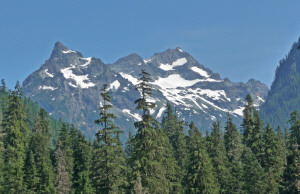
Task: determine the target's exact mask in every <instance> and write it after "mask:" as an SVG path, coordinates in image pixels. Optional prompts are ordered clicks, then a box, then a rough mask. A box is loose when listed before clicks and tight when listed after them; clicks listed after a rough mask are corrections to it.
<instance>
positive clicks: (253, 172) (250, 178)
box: [242, 147, 267, 193]
mask: <svg viewBox="0 0 300 194" xmlns="http://www.w3.org/2000/svg"><path fill="white" fill-rule="evenodd" d="M242 161H243V169H244V175H243V177H244V185H243V190H244V192H245V193H267V182H266V175H265V173H264V170H263V168H262V167H261V165H260V163H259V162H258V160H257V159H256V157H255V155H254V154H253V153H252V151H251V149H250V148H248V147H246V148H245V150H244V152H243V155H242Z"/></svg>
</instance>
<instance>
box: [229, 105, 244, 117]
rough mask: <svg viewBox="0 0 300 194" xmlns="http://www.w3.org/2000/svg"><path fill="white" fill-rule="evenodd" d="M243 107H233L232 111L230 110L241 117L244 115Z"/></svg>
mask: <svg viewBox="0 0 300 194" xmlns="http://www.w3.org/2000/svg"><path fill="white" fill-rule="evenodd" d="M244 109H245V107H243V106H240V107H239V108H237V109H235V110H234V111H232V112H233V113H235V114H237V115H240V116H241V117H242V116H243V115H244V113H243V111H244Z"/></svg>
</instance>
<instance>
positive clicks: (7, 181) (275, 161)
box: [0, 71, 300, 194]
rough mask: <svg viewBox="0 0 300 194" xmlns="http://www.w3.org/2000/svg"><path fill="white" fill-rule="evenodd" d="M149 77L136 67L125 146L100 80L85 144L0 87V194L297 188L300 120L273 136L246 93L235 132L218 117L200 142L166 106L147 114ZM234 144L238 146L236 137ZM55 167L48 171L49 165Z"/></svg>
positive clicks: (77, 135) (19, 96)
mask: <svg viewBox="0 0 300 194" xmlns="http://www.w3.org/2000/svg"><path fill="white" fill-rule="evenodd" d="M150 81H151V78H150V74H148V73H147V72H145V71H142V74H141V79H140V83H139V84H138V85H137V90H139V91H140V93H141V98H139V99H137V100H136V101H135V102H136V104H137V109H138V110H140V111H141V113H142V120H141V121H138V122H136V123H135V127H136V129H137V131H136V134H135V135H132V134H129V140H128V141H127V143H126V146H125V150H123V145H122V143H121V141H120V133H121V131H120V129H119V128H118V127H117V126H116V125H115V124H114V121H115V120H116V119H117V118H116V117H115V115H113V114H111V112H110V109H111V108H113V106H112V104H111V97H110V93H109V92H107V85H104V87H103V89H102V90H101V92H102V93H101V96H102V99H103V103H102V106H101V107H100V118H99V119H98V120H96V121H95V123H97V124H100V125H101V126H102V127H103V128H102V129H101V130H99V131H98V132H97V134H96V141H95V142H94V145H93V146H92V145H91V142H89V141H87V140H86V139H85V137H84V136H83V135H82V134H81V133H80V132H79V131H78V130H77V129H76V127H74V126H73V125H69V124H66V123H64V122H63V121H62V120H59V121H57V120H55V119H53V118H51V117H50V116H49V115H48V114H47V113H46V112H45V111H44V110H43V109H40V108H39V106H38V105H37V104H36V103H34V102H32V101H31V100H30V99H29V98H24V99H23V98H22V91H21V88H20V86H19V84H17V85H16V88H15V90H11V91H7V89H6V86H5V82H4V81H3V82H2V86H1V87H0V124H1V125H0V193H139V194H145V193H299V191H300V152H299V146H298V145H299V143H300V116H299V115H298V112H296V111H295V112H292V113H291V115H290V120H289V122H290V125H291V127H290V129H289V130H287V129H285V132H284V134H283V132H282V130H281V129H280V127H278V128H277V133H276V132H274V130H273V129H272V127H271V125H270V124H268V125H267V126H266V128H265V129H264V128H263V123H264V122H263V121H262V120H261V119H260V116H259V114H258V112H257V111H256V110H255V109H254V106H253V102H252V99H251V97H250V96H247V98H246V105H245V110H244V120H243V124H242V129H243V132H244V133H243V134H240V132H239V130H238V128H237V127H236V125H235V124H234V123H233V121H232V118H231V117H230V115H228V116H227V122H226V126H225V133H224V136H223V133H222V129H221V127H220V123H219V122H215V123H213V128H212V132H211V133H209V132H207V134H206V137H205V138H203V137H202V135H201V133H200V132H199V131H198V129H197V128H196V126H195V125H194V124H193V123H191V124H190V126H189V134H188V136H187V135H185V134H184V126H185V125H184V122H182V121H180V120H179V119H178V117H177V116H176V113H175V112H174V110H173V107H172V106H171V105H170V104H169V103H168V104H167V111H166V113H165V116H164V117H163V120H162V123H161V124H160V123H158V121H157V120H155V119H154V118H153V117H152V116H151V114H150V112H152V111H150V110H151V109H153V108H154V107H155V104H154V103H151V102H148V99H149V97H151V94H152V88H151V84H149V82H150ZM242 140H243V143H244V144H243V143H242ZM54 167H55V168H54Z"/></svg>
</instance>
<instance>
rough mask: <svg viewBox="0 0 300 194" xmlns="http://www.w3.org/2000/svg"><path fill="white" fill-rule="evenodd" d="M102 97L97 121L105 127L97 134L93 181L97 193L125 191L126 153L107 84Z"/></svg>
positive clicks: (104, 86)
mask: <svg viewBox="0 0 300 194" xmlns="http://www.w3.org/2000/svg"><path fill="white" fill-rule="evenodd" d="M101 97H102V99H103V106H102V107H100V118H99V119H98V120H96V121H95V123H97V124H100V125H102V126H103V129H102V130H99V131H98V132H97V134H96V137H97V141H96V143H95V146H94V151H93V162H92V163H93V166H92V182H93V185H94V187H95V189H96V193H114V192H124V188H125V186H126V178H125V176H126V174H125V173H126V166H125V153H124V150H123V149H122V145H121V142H120V140H119V139H118V137H117V136H118V134H119V133H121V131H120V129H119V127H117V126H116V125H115V124H114V119H116V116H115V115H114V114H113V113H111V112H110V109H111V108H113V106H112V104H111V97H110V94H109V92H108V91H107V85H106V84H104V85H103V88H102V89H101Z"/></svg>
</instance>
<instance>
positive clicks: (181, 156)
mask: <svg viewBox="0 0 300 194" xmlns="http://www.w3.org/2000/svg"><path fill="white" fill-rule="evenodd" d="M165 114H166V115H165V116H164V117H163V119H162V124H161V127H162V130H163V131H164V132H165V134H166V135H167V136H168V138H169V141H170V143H171V145H172V147H173V150H174V158H175V160H176V161H177V163H178V166H179V167H180V169H181V171H182V172H181V176H182V178H183V177H184V175H185V167H186V161H187V148H186V135H185V134H184V127H183V125H184V122H182V121H179V120H178V118H177V116H176V114H175V113H174V112H173V108H172V106H171V104H170V103H167V111H166V112H165Z"/></svg>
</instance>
